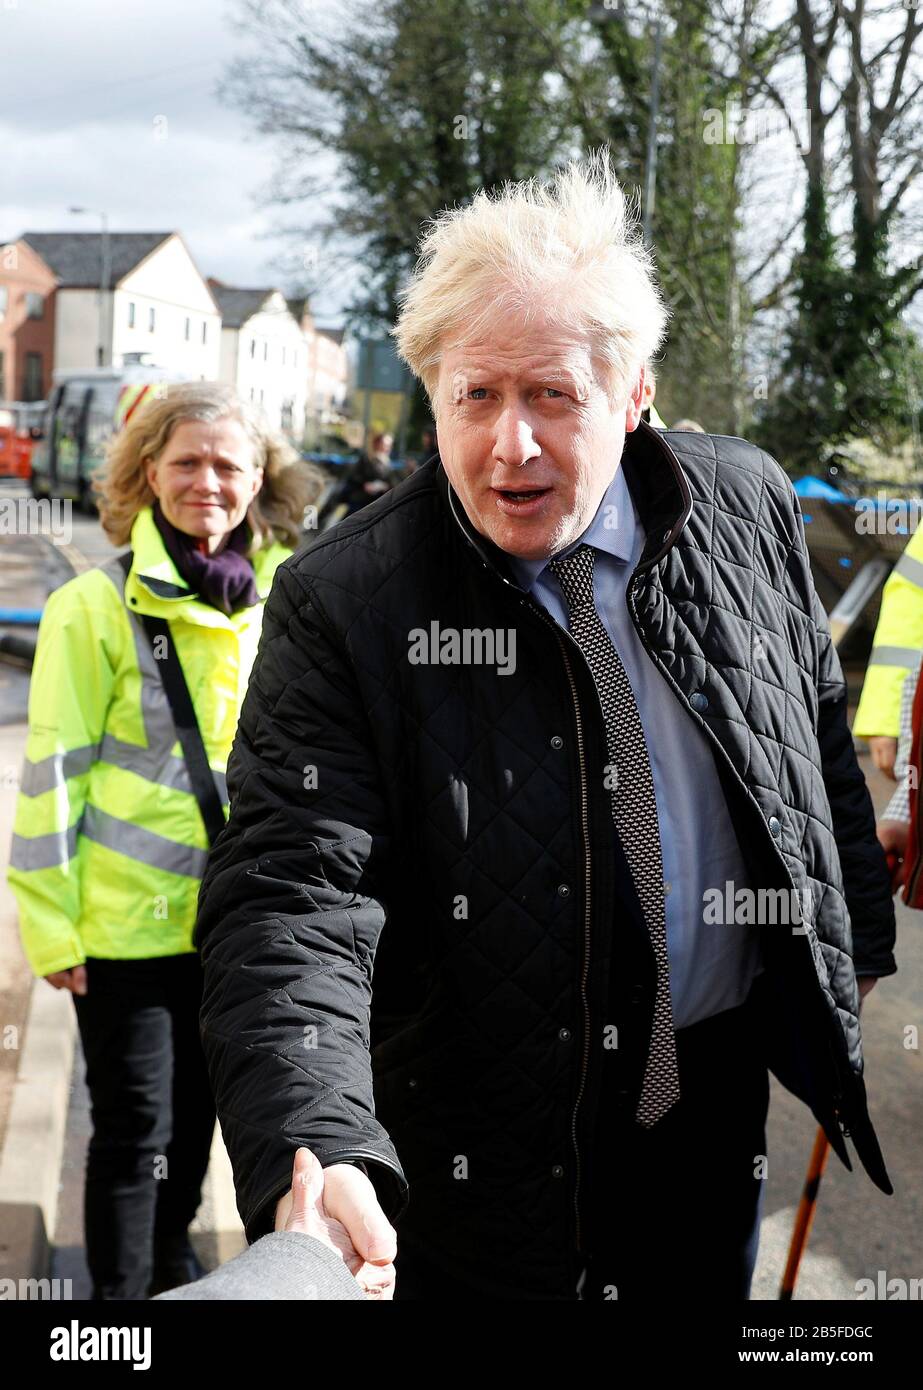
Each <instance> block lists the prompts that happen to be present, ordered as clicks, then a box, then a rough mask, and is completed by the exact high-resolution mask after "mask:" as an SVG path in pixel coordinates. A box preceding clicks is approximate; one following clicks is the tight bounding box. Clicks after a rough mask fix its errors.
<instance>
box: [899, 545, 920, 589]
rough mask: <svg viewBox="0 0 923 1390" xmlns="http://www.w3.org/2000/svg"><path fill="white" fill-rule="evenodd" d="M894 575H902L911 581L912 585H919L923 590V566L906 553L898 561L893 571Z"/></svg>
mask: <svg viewBox="0 0 923 1390" xmlns="http://www.w3.org/2000/svg"><path fill="white" fill-rule="evenodd" d="M891 573H892V574H902V575H903V576H904V578H905V579H909V580H910V582H911V584H918V585H919V586H920V588H921V589H923V564H921V563H920V561H919V560H915V559H914V558H913V556H912V555H908V554H907V553H906V551H905V552H904V554H903V555H902V556H901V558H900V559H899V560H898V562H897V564H896V565H895V566H894V568H893V569H892V571H891Z"/></svg>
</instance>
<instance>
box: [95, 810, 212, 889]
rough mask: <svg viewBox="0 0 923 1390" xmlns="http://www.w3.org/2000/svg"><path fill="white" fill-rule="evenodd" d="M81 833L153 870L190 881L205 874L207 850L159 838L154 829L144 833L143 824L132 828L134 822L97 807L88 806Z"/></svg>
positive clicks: (161, 836) (162, 836)
mask: <svg viewBox="0 0 923 1390" xmlns="http://www.w3.org/2000/svg"><path fill="white" fill-rule="evenodd" d="M80 833H81V834H82V835H85V836H86V837H87V839H88V840H94V841H95V842H96V844H98V845H104V846H105V848H106V849H112V850H115V851H116V853H117V854H124V855H125V856H126V857H127V858H129V859H136V860H138V862H139V863H141V864H149V865H150V866H151V868H153V869H165V870H166V871H167V872H168V873H171V874H185V875H186V877H187V878H201V877H202V875H203V873H204V872H205V861H206V860H207V858H208V850H205V849H196V848H194V846H192V845H181V844H179V843H178V842H177V841H176V840H168V839H167V838H166V837H165V836H164V835H156V834H155V833H154V831H153V830H145V829H144V828H143V827H142V826H140V825H132V823H131V821H127V820H120V819H119V818H118V816H110V815H109V813H108V811H101V810H100V808H99V807H98V806H90V805H88V806H87V807H86V810H85V812H84V816H83V824H82V825H81V827H80Z"/></svg>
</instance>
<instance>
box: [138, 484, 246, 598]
mask: <svg viewBox="0 0 923 1390" xmlns="http://www.w3.org/2000/svg"><path fill="white" fill-rule="evenodd" d="M151 510H152V512H153V514H154V521H155V523H156V526H157V530H158V531H159V532H160V534H161V536H162V537H163V543H164V545H165V546H166V550H167V554H168V555H169V556H170V559H171V560H172V561H173V563H174V565H175V566H176V568H177V569H178V570H179V572H180V574H181V575H182V577H183V578H184V579H185V581H186V583H187V584H188V585H189V587H190V589H192V590H194V591H195V593H197V594H198V596H199V598H201V599H203V600H204V602H205V603H210V604H211V605H212V607H213V608H217V609H219V610H220V611H221V612H222V613H224V614H225V615H226V616H227V617H230V615H231V614H232V613H233V612H235V611H236V610H237V609H238V608H249V607H251V606H252V605H253V604H254V603H259V602H260V595H259V591H258V589H257V587H256V576H255V574H254V572H253V566H252V564H251V563H250V561H249V560H248V559H247V556H246V554H245V551H246V549H247V547H248V546H249V544H250V539H251V537H250V528H249V526H248V525H247V520H246V518H244V520H243V521H242V522H241V523H240V525H238V526H235V527H234V530H233V531H232V532H231V534H230V535H229V536H228V538H227V542H226V543H225V545H224V547H223V549H221V550H219V551H218V553H217V555H209V553H208V541H207V540H206V539H205V538H204V537H203V538H202V539H201V540H200V539H199V537H198V536H189V535H187V534H186V532H185V531H179V530H177V528H176V527H175V526H174V525H173V523H172V522H170V521H168V520H167V518H166V517H165V516H164V514H163V512H162V511H161V507H160V499H159V498H155V499H154V502H153V505H152V508H151Z"/></svg>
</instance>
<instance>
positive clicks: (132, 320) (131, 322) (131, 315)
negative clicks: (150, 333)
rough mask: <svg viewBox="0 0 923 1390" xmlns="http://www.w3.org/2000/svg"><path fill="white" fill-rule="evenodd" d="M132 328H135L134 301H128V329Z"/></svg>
mask: <svg viewBox="0 0 923 1390" xmlns="http://www.w3.org/2000/svg"><path fill="white" fill-rule="evenodd" d="M134 326H135V305H134V301H133V300H129V302H128V327H129V328H134Z"/></svg>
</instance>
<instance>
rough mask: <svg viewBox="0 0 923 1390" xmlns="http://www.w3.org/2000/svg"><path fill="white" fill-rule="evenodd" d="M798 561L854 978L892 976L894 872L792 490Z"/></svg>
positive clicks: (826, 784)
mask: <svg viewBox="0 0 923 1390" xmlns="http://www.w3.org/2000/svg"><path fill="white" fill-rule="evenodd" d="M792 499H793V501H794V506H795V512H796V521H797V531H798V549H799V561H800V564H801V567H802V570H803V573H804V579H803V583H804V584H805V585H806V586H807V589H808V593H809V597H810V602H811V606H812V610H813V616H814V624H815V627H816V629H817V700H818V705H817V742H818V744H819V746H820V755H821V770H822V773H823V778H824V786H825V787H826V790H827V798H828V800H829V802H830V810H831V814H832V817H833V835H834V839H835V840H836V846H837V851H838V853H839V858H840V867H841V868H842V871H843V889H844V893H845V895H846V908H847V911H848V912H849V917H850V922H851V925H852V941H853V966H854V968H855V971H856V974H857V975H893V974H894V973H895V971H896V970H897V964H896V962H895V959H894V940H895V921H894V902H893V899H892V896H891V875H890V873H889V872H888V864H887V860H886V859H885V852H884V850H883V849H882V847H881V844H880V843H879V840H878V837H877V835H876V833H875V809H874V807H873V805H872V798H871V796H870V795H869V789H868V787H867V785H866V781H865V777H864V776H863V774H862V769H861V768H860V767H859V762H858V759H857V758H856V750H855V744H854V743H853V736H852V733H851V731H850V728H849V723H848V721H847V689H846V680H845V678H844V676H843V668H842V666H841V665H840V658H839V656H838V655H837V650H836V647H835V646H834V644H833V638H832V636H831V634H830V623H829V621H828V619H827V614H826V612H825V611H824V606H823V604H822V603H821V601H820V599H819V598H818V596H817V590H816V589H815V587H814V580H813V577H812V575H811V564H810V560H809V557H808V549H807V542H806V540H805V535H804V522H803V519H802V515H801V505H800V503H799V501H798V498H797V496H796V494H795V493H794V491H793V492H792Z"/></svg>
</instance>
